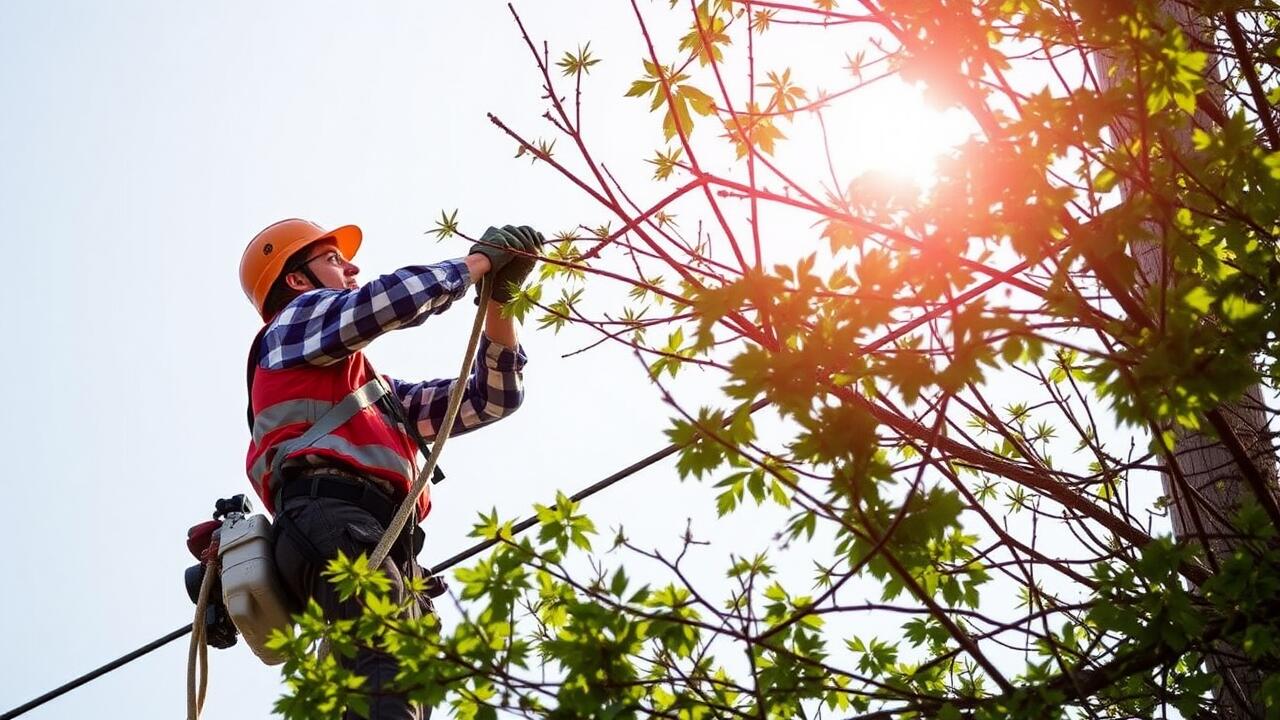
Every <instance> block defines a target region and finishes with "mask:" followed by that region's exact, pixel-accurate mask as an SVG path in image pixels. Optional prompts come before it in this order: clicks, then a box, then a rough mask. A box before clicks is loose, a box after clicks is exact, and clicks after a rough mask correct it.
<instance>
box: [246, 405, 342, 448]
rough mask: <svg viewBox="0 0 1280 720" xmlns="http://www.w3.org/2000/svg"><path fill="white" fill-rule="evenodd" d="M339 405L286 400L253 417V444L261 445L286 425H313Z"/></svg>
mask: <svg viewBox="0 0 1280 720" xmlns="http://www.w3.org/2000/svg"><path fill="white" fill-rule="evenodd" d="M336 404H337V403H331V402H325V401H324V400H285V401H284V402H278V403H276V404H275V405H272V406H271V407H269V408H267V409H265V410H263V411H262V412H260V413H258V414H257V415H255V416H254V417H253V444H254V445H261V444H262V438H264V437H266V436H267V434H268V433H270V432H272V431H275V430H278V429H280V428H282V427H284V426H285V425H293V424H295V423H308V424H310V423H313V422H315V421H316V420H317V419H319V418H320V416H322V415H324V414H325V413H327V412H329V410H331V409H332V408H333V406H334V405H336Z"/></svg>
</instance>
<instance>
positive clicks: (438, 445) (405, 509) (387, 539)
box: [369, 274, 493, 567]
mask: <svg viewBox="0 0 1280 720" xmlns="http://www.w3.org/2000/svg"><path fill="white" fill-rule="evenodd" d="M492 294H493V281H492V280H491V279H490V278H489V276H488V275H487V274H486V275H485V276H484V278H483V280H482V281H481V284H480V303H479V305H478V306H477V308H476V319H475V322H474V323H472V325H471V339H470V340H469V341H468V342H467V354H466V355H465V356H464V357H463V358H462V370H461V371H460V372H459V373H458V380H457V382H455V383H454V384H453V390H452V391H451V392H450V393H449V407H448V409H447V410H446V411H445V414H444V421H443V422H442V423H441V425H440V429H439V431H437V433H436V437H435V440H434V441H432V445H431V455H430V456H428V457H427V464H426V467H424V468H423V469H422V470H421V471H420V472H418V473H417V474H416V476H415V477H414V479H413V487H411V488H410V489H409V494H408V495H405V496H404V501H402V502H401V503H400V508H399V509H398V510H396V514H395V516H394V517H393V518H392V519H391V523H390V524H388V525H387V532H386V533H385V534H383V536H382V539H381V540H379V541H378V546H377V547H375V548H374V549H373V555H372V556H371V557H370V558H369V566H370V567H378V566H379V565H381V564H382V561H383V560H385V559H386V558H387V554H388V553H390V552H391V546H392V545H394V544H395V542H396V539H397V538H398V537H399V536H400V531H401V530H402V529H404V524H405V523H406V522H407V521H408V520H409V514H410V513H412V512H415V511H416V510H417V505H418V495H420V494H421V493H422V489H423V488H424V487H426V485H427V481H428V480H430V479H431V475H432V473H434V472H435V469H436V463H437V462H439V460H440V452H441V451H442V450H443V449H444V444H445V443H446V442H447V441H448V440H449V434H450V433H451V432H453V423H454V421H455V420H456V419H457V417H458V408H459V407H461V406H462V394H463V392H465V391H466V387H467V380H468V379H469V378H470V377H471V364H472V362H473V361H474V360H475V355H476V348H477V347H478V346H479V345H480V331H481V330H482V329H483V328H484V314H485V310H486V309H487V308H488V306H489V298H490V296H491V295H492ZM410 422H413V420H410ZM413 465H414V466H415V467H416V466H417V463H416V462H415V463H413Z"/></svg>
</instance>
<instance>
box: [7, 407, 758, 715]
mask: <svg viewBox="0 0 1280 720" xmlns="http://www.w3.org/2000/svg"><path fill="white" fill-rule="evenodd" d="M768 404H769V402H768V401H767V400H763V399H762V400H757V401H755V402H754V403H752V404H751V406H750V407H748V408H747V412H748V413H754V412H755V411H757V410H759V409H760V408H763V407H764V406H765V405H768ZM684 446H685V444H684V443H671V444H670V445H667V446H666V447H664V448H662V449H661V450H658V451H657V452H654V453H651V454H649V455H646V456H645V457H643V458H641V459H640V460H637V461H635V462H634V463H632V464H630V465H628V466H627V467H625V468H623V469H621V470H619V471H618V472H616V473H614V474H612V475H610V476H609V477H606V478H604V479H603V480H598V481H596V482H594V483H592V484H590V485H588V486H587V487H585V488H583V489H581V490H579V491H578V492H576V493H574V494H573V495H571V496H570V499H571V500H573V501H574V502H581V501H583V500H585V499H587V498H589V497H591V496H592V495H595V494H596V493H598V492H600V491H601V490H604V489H606V488H608V487H610V486H612V485H614V484H616V483H618V482H621V481H622V480H625V479H626V478H628V477H631V476H632V475H634V474H636V473H637V472H639V471H641V470H643V469H645V468H647V467H649V466H650V465H652V464H654V463H656V462H658V461H659V460H662V459H664V458H668V457H670V456H672V455H674V454H675V453H676V452H677V451H679V450H680V449H681V448H683V447H684ZM537 524H538V516H537V515H532V516H530V517H527V518H525V519H524V520H521V521H520V522H518V523H516V524H515V525H513V526H512V528H511V530H512V534H513V535H518V534H520V533H522V532H524V531H525V530H528V529H529V528H531V527H533V526H534V525H537ZM498 542H499V540H498V539H497V538H493V539H490V540H485V541H483V542H479V543H476V544H475V545H472V546H471V547H469V548H467V549H466V550H463V551H462V552H460V553H458V554H457V555H454V556H453V557H451V558H449V559H448V560H445V561H444V562H441V563H439V564H437V565H436V566H434V567H432V568H431V574H432V575H439V574H440V573H442V572H444V571H445V570H448V569H449V568H451V567H453V566H454V565H457V564H458V563H460V562H463V561H464V560H467V559H469V558H472V557H474V556H475V555H477V554H479V553H482V552H484V551H485V550H488V549H489V548H491V547H493V546H494V545H497V544H498ZM191 629H192V626H191V625H190V624H188V625H185V626H183V627H180V628H178V629H177V630H174V631H173V632H171V633H169V634H168V635H165V636H164V637H161V638H157V639H155V640H153V641H151V642H149V643H147V644H146V645H143V646H142V647H140V648H138V649H137V650H134V651H133V652H131V653H129V654H128V655H122V656H120V657H119V658H117V659H115V660H112V661H111V662H109V663H107V664H106V665H103V666H102V667H100V668H98V669H96V670H93V671H91V672H88V673H86V674H84V675H81V676H80V677H78V678H76V679H75V680H72V681H71V682H69V683H67V684H65V685H62V686H60V687H58V688H55V689H53V690H50V691H49V692H47V693H45V694H44V695H41V696H40V697H38V698H36V699H34V700H32V701H30V702H28V703H25V704H23V705H19V706H18V707H16V708H14V709H12V710H10V711H9V712H7V713H5V714H4V715H0V720H12V719H13V718H16V717H18V716H19V715H22V714H23V713H26V712H27V711H29V710H32V709H34V708H37V707H39V706H41V705H43V704H45V703H47V702H49V701H50V700H52V699H54V698H56V697H58V696H59V695H63V694H65V693H67V692H70V691H72V690H75V689H76V688H78V687H80V686H81V685H84V684H85V683H88V682H91V681H93V680H96V679H97V678H99V677H101V676H103V675H105V674H107V673H109V672H111V671H112V670H115V669H116V668H118V667H120V666H121V665H125V664H127V663H130V662H132V661H134V660H137V659H138V658H140V657H142V656H143V655H146V654H147V653H149V652H151V651H152V650H155V649H156V648H159V647H161V646H163V645H165V644H168V643H171V642H173V641H174V640H177V639H178V638H180V637H182V636H183V635H186V634H187V633H189V632H191Z"/></svg>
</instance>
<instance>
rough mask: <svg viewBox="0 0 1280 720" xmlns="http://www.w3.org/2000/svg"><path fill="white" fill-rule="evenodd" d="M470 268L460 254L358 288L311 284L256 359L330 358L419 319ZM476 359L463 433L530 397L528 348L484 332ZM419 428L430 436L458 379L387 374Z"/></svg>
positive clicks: (316, 361) (287, 363)
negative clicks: (499, 340) (525, 377)
mask: <svg viewBox="0 0 1280 720" xmlns="http://www.w3.org/2000/svg"><path fill="white" fill-rule="evenodd" d="M470 286H471V276H470V275H469V274H468V273H467V265H466V263H465V262H463V261H462V260H448V261H445V262H442V263H436V264H434V265H412V266H409V267H404V268H400V269H399V270H396V271H395V272H393V273H391V274H389V275H383V276H382V277H379V278H375V279H373V280H370V281H369V282H367V283H365V284H364V285H363V286H362V287H360V288H359V289H356V290H336V289H330V288H324V289H320V290H310V291H308V292H305V293H303V294H301V295H299V296H298V297H296V298H294V299H293V301H292V302H290V303H289V304H288V305H286V306H285V308H284V309H283V310H281V311H280V313H279V314H278V315H276V317H275V318H274V319H273V320H272V321H271V323H270V327H269V328H268V329H267V331H266V333H265V334H264V335H263V338H262V345H261V347H260V348H259V356H258V364H259V366H261V367H262V368H264V369H267V370H281V369H284V368H290V367H298V366H300V365H329V364H332V363H335V362H338V361H339V360H341V359H343V358H345V357H347V356H349V355H351V354H352V353H354V352H357V351H359V350H360V349H361V348H363V347H364V346H365V345H368V344H369V343H370V342H371V341H372V340H373V339H374V338H376V337H378V336H379V335H381V334H383V333H385V332H387V331H389V330H395V329H397V328H404V327H416V326H418V325H421V324H422V323H423V322H425V321H426V319H427V318H428V317H430V316H432V315H435V314H438V313H442V312H444V311H445V310H447V309H449V306H450V305H452V304H453V302H454V301H455V300H457V299H459V298H461V297H462V296H463V295H465V294H466V292H467V288H468V287H470ZM477 355H478V358H477V361H476V363H475V365H474V366H473V369H472V373H471V379H470V380H469V381H468V383H467V389H466V391H465V392H464V393H463V397H462V407H461V409H460V410H459V412H458V419H457V421H456V422H455V423H454V426H453V434H454V435H459V434H462V433H464V432H467V431H469V430H474V429H476V428H478V427H480V426H481V425H486V424H488V423H491V422H493V421H495V420H497V419H499V418H502V417H505V416H507V415H510V414H511V413H513V412H515V410H516V408H518V407H520V403H521V401H522V400H523V399H524V387H523V383H522V370H523V369H524V365H525V362H526V361H527V358H526V357H525V354H524V350H523V349H521V348H519V347H517V348H515V349H512V348H507V347H504V346H502V345H499V344H498V343H495V342H492V341H490V340H489V338H487V337H483V336H482V337H481V338H480V345H479V348H478V350H477ZM387 380H389V381H390V384H391V391H392V392H393V393H395V395H396V396H397V397H399V398H400V402H401V404H403V405H404V407H405V411H406V413H407V415H408V417H409V418H416V419H417V423H418V432H420V433H421V434H422V437H423V439H425V440H431V439H433V438H434V437H435V436H436V432H437V431H438V430H439V429H440V424H441V423H442V422H443V420H444V415H445V410H446V408H447V407H448V405H449V392H450V390H451V389H452V388H453V384H454V383H455V382H456V381H457V380H456V378H455V379H448V380H425V381H422V382H405V381H403V380H397V379H395V378H390V377H389V378H387Z"/></svg>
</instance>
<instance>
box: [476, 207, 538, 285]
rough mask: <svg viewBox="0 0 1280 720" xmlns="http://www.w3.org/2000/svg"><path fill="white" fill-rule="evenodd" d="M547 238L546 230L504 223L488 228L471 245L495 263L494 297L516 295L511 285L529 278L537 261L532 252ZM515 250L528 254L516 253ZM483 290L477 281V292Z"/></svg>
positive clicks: (535, 252)
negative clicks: (545, 235) (540, 230)
mask: <svg viewBox="0 0 1280 720" xmlns="http://www.w3.org/2000/svg"><path fill="white" fill-rule="evenodd" d="M545 242H546V239H545V238H543V237H542V233H540V232H538V231H537V230H534V229H533V228H531V227H529V226H528V225H521V226H520V227H516V226H514V225H504V226H503V227H501V228H494V227H491V228H489V229H488V230H485V231H484V235H482V236H480V242H478V243H476V244H475V245H472V246H471V252H472V253H480V254H481V255H484V256H485V257H487V258H489V264H490V266H491V267H492V269H491V270H490V271H489V277H490V278H491V279H492V280H493V296H492V297H493V299H494V300H497V301H498V302H500V303H504V302H506V301H508V300H510V299H511V298H512V297H514V295H512V289H511V285H512V284H513V283H514V284H515V286H516V287H519V286H520V285H521V284H522V283H523V282H524V280H525V278H527V277H529V273H530V272H532V271H533V266H534V264H535V263H536V262H537V261H536V260H535V258H533V257H528V256H536V255H537V254H538V252H539V250H540V249H541V247H542V244H543V243H545ZM515 252H522V253H526V254H527V255H524V256H522V255H516V254H515ZM479 292H480V287H479V285H477V286H476V293H477V296H478V294H479ZM478 300H479V298H478V297H477V301H478Z"/></svg>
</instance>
